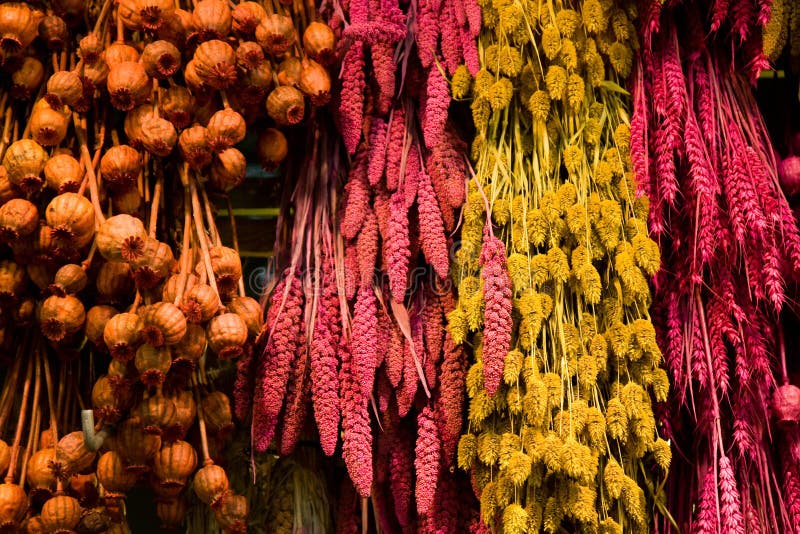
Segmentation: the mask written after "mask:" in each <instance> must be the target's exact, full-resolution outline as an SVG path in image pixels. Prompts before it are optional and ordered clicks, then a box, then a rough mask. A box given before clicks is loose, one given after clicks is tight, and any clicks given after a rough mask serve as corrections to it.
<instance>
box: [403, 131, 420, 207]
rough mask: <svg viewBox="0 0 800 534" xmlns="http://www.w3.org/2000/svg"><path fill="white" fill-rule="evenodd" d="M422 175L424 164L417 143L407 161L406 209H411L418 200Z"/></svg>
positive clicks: (404, 184)
mask: <svg viewBox="0 0 800 534" xmlns="http://www.w3.org/2000/svg"><path fill="white" fill-rule="evenodd" d="M420 173H422V162H420V160H419V146H418V145H417V144H416V143H415V144H412V145H411V149H410V150H409V151H408V158H407V159H406V172H405V173H404V175H403V182H402V184H401V186H402V188H403V196H404V199H405V204H406V209H411V206H413V205H414V201H415V200H416V199H417V189H418V188H419V180H420Z"/></svg>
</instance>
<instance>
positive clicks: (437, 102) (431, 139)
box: [422, 66, 450, 150]
mask: <svg viewBox="0 0 800 534" xmlns="http://www.w3.org/2000/svg"><path fill="white" fill-rule="evenodd" d="M449 85H450V84H449V83H448V82H447V78H445V77H444V76H443V75H442V73H441V72H439V69H438V68H436V66H433V67H431V68H430V69H428V84H427V98H426V99H425V121H424V122H423V124H422V136H423V138H424V139H425V146H426V147H427V148H428V150H432V149H434V148H435V147H437V146H439V144H440V143H441V142H442V138H443V137H444V129H445V124H446V123H447V109H448V108H449V107H450V87H449Z"/></svg>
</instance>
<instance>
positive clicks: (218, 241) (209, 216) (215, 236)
mask: <svg viewBox="0 0 800 534" xmlns="http://www.w3.org/2000/svg"><path fill="white" fill-rule="evenodd" d="M198 188H199V189H200V194H201V195H202V197H203V208H204V212H205V214H206V224H207V225H208V232H209V233H210V234H211V240H212V241H213V242H214V244H215V245H216V246H218V247H221V246H222V238H220V236H219V230H218V229H217V223H215V222H214V214H213V213H212V212H211V202H209V201H208V194H207V193H206V188H205V187H203V184H198Z"/></svg>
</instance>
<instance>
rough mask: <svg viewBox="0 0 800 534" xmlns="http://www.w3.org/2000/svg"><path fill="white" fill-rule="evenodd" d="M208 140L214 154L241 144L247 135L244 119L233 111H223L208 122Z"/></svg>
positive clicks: (218, 112) (215, 114)
mask: <svg viewBox="0 0 800 534" xmlns="http://www.w3.org/2000/svg"><path fill="white" fill-rule="evenodd" d="M206 128H207V134H206V138H207V139H208V146H209V148H211V150H213V151H214V152H222V151H223V150H225V149H228V148H231V147H233V146H234V145H236V144H238V143H240V142H241V141H242V139H244V136H245V134H246V133H247V125H246V124H245V122H244V117H242V116H241V115H240V114H239V113H237V112H235V111H233V110H232V109H221V110H219V111H217V112H216V113H214V114H213V115H212V116H211V119H210V120H209V121H208V126H207V127H206Z"/></svg>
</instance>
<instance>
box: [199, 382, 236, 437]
mask: <svg viewBox="0 0 800 534" xmlns="http://www.w3.org/2000/svg"><path fill="white" fill-rule="evenodd" d="M200 405H201V406H202V408H203V414H204V415H205V420H206V424H207V425H208V427H209V429H211V431H212V432H216V433H217V434H222V435H225V436H227V435H228V434H230V433H231V432H233V413H232V412H231V400H230V399H229V398H228V396H227V395H225V394H224V393H223V392H221V391H214V392H212V393H209V394H208V395H206V396H205V397H203V400H202V401H200Z"/></svg>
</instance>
